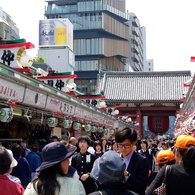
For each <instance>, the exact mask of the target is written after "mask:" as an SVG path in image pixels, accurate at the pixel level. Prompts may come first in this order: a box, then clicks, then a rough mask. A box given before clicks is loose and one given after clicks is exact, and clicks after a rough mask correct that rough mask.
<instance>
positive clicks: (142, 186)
mask: <svg viewBox="0 0 195 195" xmlns="http://www.w3.org/2000/svg"><path fill="white" fill-rule="evenodd" d="M127 171H128V172H129V173H130V176H129V178H128V179H127V181H126V187H127V189H129V190H132V191H134V192H136V193H138V194H139V195H144V194H145V190H146V186H147V181H148V173H149V161H148V159H147V158H146V157H143V156H141V155H140V154H138V153H137V152H134V153H133V155H132V157H131V160H130V163H129V165H128V167H127Z"/></svg>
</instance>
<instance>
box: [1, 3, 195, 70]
mask: <svg viewBox="0 0 195 195" xmlns="http://www.w3.org/2000/svg"><path fill="white" fill-rule="evenodd" d="M46 5H47V4H46V3H45V1H44V0H20V1H16V0H0V6H1V7H2V8H3V10H4V11H5V12H6V13H8V14H9V15H10V16H11V18H12V20H13V21H14V22H15V23H16V25H17V27H18V28H19V29H20V37H21V38H25V39H26V41H29V42H31V43H33V44H34V45H35V49H30V50H27V53H28V54H29V55H31V56H32V57H34V56H35V55H36V54H37V50H38V27H39V20H42V19H44V11H45V6H46ZM126 9H127V10H128V12H133V13H134V14H135V15H136V16H137V18H138V20H139V22H140V24H141V26H144V27H145V28H146V57H147V59H153V60H154V71H175V70H192V71H193V72H195V62H190V57H191V56H195V11H194V10H195V1H194V0H126Z"/></svg>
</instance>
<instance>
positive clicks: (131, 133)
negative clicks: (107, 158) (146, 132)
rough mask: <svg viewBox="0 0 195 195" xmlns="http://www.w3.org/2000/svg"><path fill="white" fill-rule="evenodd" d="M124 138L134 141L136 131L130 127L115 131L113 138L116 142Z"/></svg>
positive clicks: (122, 140)
mask: <svg viewBox="0 0 195 195" xmlns="http://www.w3.org/2000/svg"><path fill="white" fill-rule="evenodd" d="M126 139H128V140H129V141H131V142H136V141H137V132H136V131H135V130H134V129H131V128H129V127H126V128H124V129H122V130H117V131H116V133H115V140H116V142H117V143H121V142H124V141H125V140H126Z"/></svg>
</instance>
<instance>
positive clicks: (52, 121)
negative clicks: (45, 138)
mask: <svg viewBox="0 0 195 195" xmlns="http://www.w3.org/2000/svg"><path fill="white" fill-rule="evenodd" d="M47 124H48V126H49V127H56V126H57V124H58V119H57V118H55V117H50V118H48V119H47Z"/></svg>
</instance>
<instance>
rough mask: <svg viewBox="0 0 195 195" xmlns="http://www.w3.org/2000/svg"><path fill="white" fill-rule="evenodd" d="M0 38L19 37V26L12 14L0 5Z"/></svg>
mask: <svg viewBox="0 0 195 195" xmlns="http://www.w3.org/2000/svg"><path fill="white" fill-rule="evenodd" d="M0 38H1V39H7V40H8V39H18V38H19V29H18V28H17V26H16V24H15V23H14V21H13V20H12V19H11V16H10V15H9V14H7V13H6V12H5V11H4V10H3V8H1V7H0Z"/></svg>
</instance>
